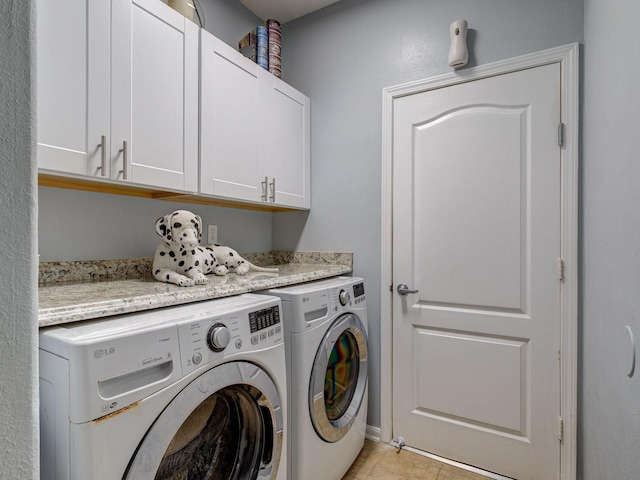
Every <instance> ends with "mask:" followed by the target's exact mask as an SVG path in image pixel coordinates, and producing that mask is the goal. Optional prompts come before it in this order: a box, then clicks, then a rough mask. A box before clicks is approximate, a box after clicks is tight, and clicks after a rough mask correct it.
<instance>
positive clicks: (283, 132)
mask: <svg viewBox="0 0 640 480" xmlns="http://www.w3.org/2000/svg"><path fill="white" fill-rule="evenodd" d="M266 81H267V82H268V86H269V87H270V88H269V89H268V93H269V95H268V96H267V102H265V106H266V107H267V108H266V110H265V113H264V124H265V129H266V132H267V134H266V137H265V140H264V145H265V148H264V153H265V157H266V159H265V160H266V162H265V163H266V165H265V170H264V171H265V175H267V178H268V179H269V182H268V183H269V198H268V199H267V200H268V201H270V202H274V203H277V204H281V205H287V206H291V207H299V208H309V207H310V194H309V188H310V171H309V168H310V159H309V155H310V145H309V137H310V101H309V97H307V96H305V95H303V94H302V93H300V92H299V91H297V90H295V89H294V88H292V87H291V86H289V85H287V84H286V83H285V82H283V81H282V80H280V79H279V78H276V77H274V76H273V75H268V77H267V78H266ZM269 175H270V177H269Z"/></svg>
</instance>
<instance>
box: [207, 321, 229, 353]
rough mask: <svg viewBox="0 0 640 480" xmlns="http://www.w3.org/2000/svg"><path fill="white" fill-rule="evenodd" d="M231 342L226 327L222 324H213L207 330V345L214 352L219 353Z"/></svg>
mask: <svg viewBox="0 0 640 480" xmlns="http://www.w3.org/2000/svg"><path fill="white" fill-rule="evenodd" d="M230 341H231V333H230V332H229V329H228V328H227V326H226V325H224V324H222V323H215V324H213V325H212V326H211V328H210V329H209V333H207V345H209V348H210V349H211V350H213V351H214V352H221V351H223V350H224V349H225V348H227V345H229V342H230Z"/></svg>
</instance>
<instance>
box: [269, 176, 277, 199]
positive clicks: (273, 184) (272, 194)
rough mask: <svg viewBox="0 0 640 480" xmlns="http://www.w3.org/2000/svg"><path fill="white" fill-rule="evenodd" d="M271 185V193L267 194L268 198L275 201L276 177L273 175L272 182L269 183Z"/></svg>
mask: <svg viewBox="0 0 640 480" xmlns="http://www.w3.org/2000/svg"><path fill="white" fill-rule="evenodd" d="M269 186H270V187H271V195H270V196H269V200H271V201H272V202H275V201H276V177H273V182H271V183H270V184H269Z"/></svg>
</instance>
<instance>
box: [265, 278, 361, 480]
mask: <svg viewBox="0 0 640 480" xmlns="http://www.w3.org/2000/svg"><path fill="white" fill-rule="evenodd" d="M267 293H268V294H270V295H277V296H278V297H280V298H281V300H282V312H283V324H284V330H285V347H286V357H287V382H288V383H287V389H288V392H289V401H288V406H289V423H288V425H289V478H290V479H291V480H340V479H341V478H342V477H343V475H344V474H345V473H346V472H347V470H348V469H349V467H350V466H351V465H352V463H353V462H354V460H355V459H356V457H357V456H358V454H359V453H360V450H361V449H362V447H363V445H364V439H365V432H366V421H367V361H368V344H367V307H366V300H365V293H364V281H363V279H362V278H355V277H354V278H351V277H337V278H332V279H328V280H322V281H318V282H312V283H307V284H303V285H297V286H293V287H286V288H279V289H273V290H269V291H268V292H267Z"/></svg>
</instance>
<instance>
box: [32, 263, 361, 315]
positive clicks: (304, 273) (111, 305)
mask: <svg viewBox="0 0 640 480" xmlns="http://www.w3.org/2000/svg"><path fill="white" fill-rule="evenodd" d="M243 256H244V257H245V258H247V259H249V261H251V262H253V263H254V264H256V265H261V266H273V265H275V266H277V267H278V269H279V271H278V273H264V272H249V273H248V274H247V275H243V276H241V275H236V274H235V273H231V274H227V275H225V276H223V277H218V276H215V275H208V276H207V277H208V278H209V284H208V285H196V286H193V287H178V286H177V285H173V284H167V283H162V282H158V281H157V280H155V279H153V277H152V276H151V274H150V268H151V263H152V260H151V259H130V260H122V261H118V260H113V261H104V260H103V261H94V262H91V261H87V262H54V263H42V264H41V265H40V287H39V295H38V296H39V315H38V321H39V326H40V327H46V326H50V325H58V324H62V323H70V322H77V321H81V320H89V319H96V318H102V317H107V316H110V315H120V314H123V313H131V312H139V311H142V310H151V309H154V308H162V307H168V306H172V305H180V304H184V303H191V302H198V301H201V300H209V299H213V298H221V297H228V296H232V295H238V294H241V293H246V292H255V291H259V290H265V289H268V288H275V287H282V286H286V285H293V284H296V283H304V282H309V281H312V280H318V279H322V278H329V277H333V276H336V275H342V274H345V273H349V272H351V271H352V255H351V254H348V253H331V252H321V253H316V252H296V253H295V254H292V253H286V252H285V253H283V252H271V253H270V254H267V257H265V254H253V257H251V256H250V255H248V254H245V255H243ZM69 279H72V280H71V281H70V280H69Z"/></svg>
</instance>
